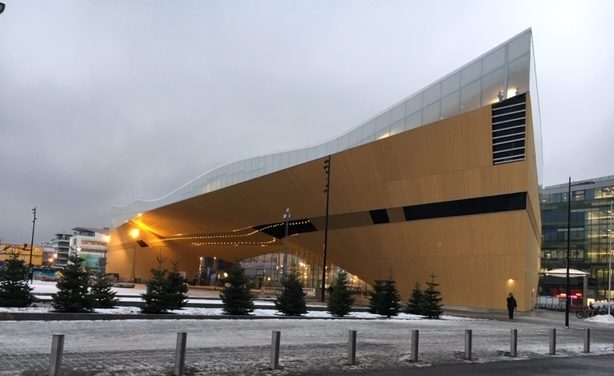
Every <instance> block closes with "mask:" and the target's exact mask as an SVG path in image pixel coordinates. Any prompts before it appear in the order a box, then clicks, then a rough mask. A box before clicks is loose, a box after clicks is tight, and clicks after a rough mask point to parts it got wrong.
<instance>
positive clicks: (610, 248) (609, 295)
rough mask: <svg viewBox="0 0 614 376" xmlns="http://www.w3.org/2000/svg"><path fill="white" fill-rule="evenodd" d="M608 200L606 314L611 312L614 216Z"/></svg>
mask: <svg viewBox="0 0 614 376" xmlns="http://www.w3.org/2000/svg"><path fill="white" fill-rule="evenodd" d="M613 203H614V202H612V201H610V210H609V211H608V214H609V217H610V221H609V222H610V223H609V225H608V316H609V315H610V314H611V306H612V230H613V228H612V216H614V210H613V208H612V204H613Z"/></svg>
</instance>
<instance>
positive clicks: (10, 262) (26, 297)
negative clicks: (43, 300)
mask: <svg viewBox="0 0 614 376" xmlns="http://www.w3.org/2000/svg"><path fill="white" fill-rule="evenodd" d="M27 278H28V267H27V266H26V265H25V262H24V261H23V260H20V259H19V252H11V253H9V257H8V259H7V260H5V261H4V267H3V268H2V269H0V307H27V306H29V305H30V304H32V303H33V302H34V295H32V293H31V291H32V288H31V287H30V286H28V284H27V282H26V279H27Z"/></svg>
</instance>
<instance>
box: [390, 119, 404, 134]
mask: <svg viewBox="0 0 614 376" xmlns="http://www.w3.org/2000/svg"><path fill="white" fill-rule="evenodd" d="M404 130H405V119H401V120H399V121H397V122H396V123H393V124H392V125H391V126H390V135H391V136H392V135H394V134H397V133H401V132H403V131H404Z"/></svg>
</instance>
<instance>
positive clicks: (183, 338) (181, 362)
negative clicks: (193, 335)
mask: <svg viewBox="0 0 614 376" xmlns="http://www.w3.org/2000/svg"><path fill="white" fill-rule="evenodd" d="M187 340H188V333H177V346H176V347H175V371H174V372H173V375H174V376H183V372H184V368H185V347H186V343H187Z"/></svg>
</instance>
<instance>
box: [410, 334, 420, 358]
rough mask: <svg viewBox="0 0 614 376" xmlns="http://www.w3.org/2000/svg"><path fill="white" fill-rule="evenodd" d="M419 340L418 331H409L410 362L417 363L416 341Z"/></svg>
mask: <svg viewBox="0 0 614 376" xmlns="http://www.w3.org/2000/svg"><path fill="white" fill-rule="evenodd" d="M419 338H420V333H419V332H418V330H412V331H411V361H412V362H417V361H418V340H419Z"/></svg>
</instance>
